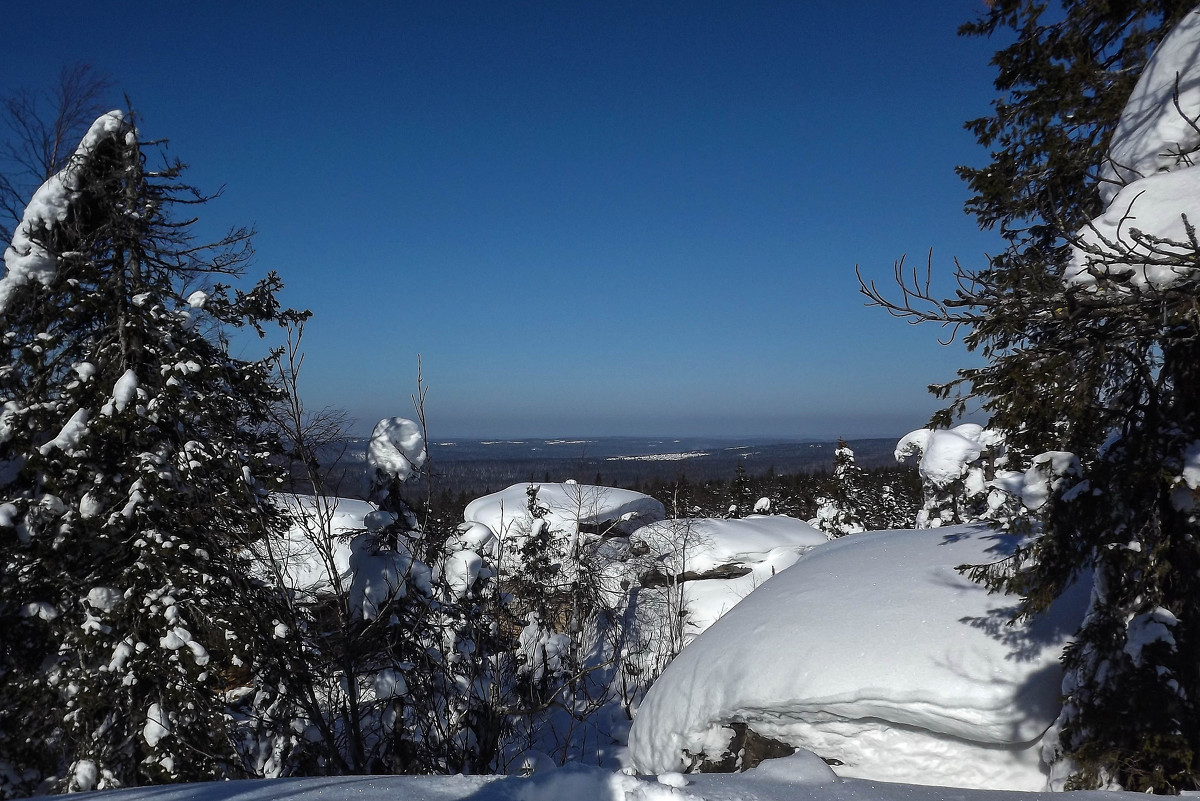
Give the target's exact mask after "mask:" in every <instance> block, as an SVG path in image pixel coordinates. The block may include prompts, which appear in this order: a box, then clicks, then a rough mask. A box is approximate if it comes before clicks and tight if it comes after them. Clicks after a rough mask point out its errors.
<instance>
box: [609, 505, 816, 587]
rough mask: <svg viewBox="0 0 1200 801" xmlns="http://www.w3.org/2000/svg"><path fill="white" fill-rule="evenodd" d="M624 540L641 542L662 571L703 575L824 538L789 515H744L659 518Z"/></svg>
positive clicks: (809, 546)
mask: <svg viewBox="0 0 1200 801" xmlns="http://www.w3.org/2000/svg"><path fill="white" fill-rule="evenodd" d="M630 542H632V543H635V544H637V543H641V544H642V545H643V547H645V548H646V549H647V551H648V554H647V555H648V556H649V558H650V559H652V560H653V561H656V562H659V563H661V564H662V566H663V569H664V572H669V573H683V572H689V573H705V572H707V571H709V570H712V569H713V568H716V567H721V566H723V565H730V564H746V563H754V562H761V561H763V559H765V558H766V556H767V554H768V553H770V552H771V551H772V550H774V549H775V548H780V547H790V548H801V549H803V548H811V547H812V546H814V545H824V544H825V543H827V542H829V537H827V536H826V535H825V533H824V532H822V531H820V530H818V529H816V528H814V527H813V526H810V525H809V524H808V523H806V522H804V521H803V520H797V519H796V518H794V517H788V516H786V515H750V516H749V517H744V518H741V519H731V520H720V519H716V518H708V517H698V518H685V519H680V520H662V521H659V522H657V523H652V524H650V525H648V526H644V527H643V528H640V529H638V530H637V531H635V532H634V533H633V534H632V535H631V536H630Z"/></svg>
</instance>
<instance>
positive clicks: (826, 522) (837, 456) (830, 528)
mask: <svg viewBox="0 0 1200 801" xmlns="http://www.w3.org/2000/svg"><path fill="white" fill-rule="evenodd" d="M867 505H869V498H868V493H867V487H866V482H865V481H864V479H863V471H862V468H861V467H859V466H858V465H857V464H855V462H854V451H852V450H850V446H849V445H848V444H847V443H846V440H844V439H841V438H839V439H838V442H837V450H836V451H834V463H833V476H832V478H831V479H830V483H829V488H828V492H827V493H826V494H825V495H823V496H821V497H819V498H817V516H816V518H814V520H813V521H812V523H813V525H815V526H816V527H817V528H819V529H821V530H822V531H824V532H825V533H826V534H827V535H828V536H829V537H830V539H833V538H835V537H844V536H846V535H847V534H857V533H858V532H860V531H863V530H864V526H863V518H864V516H865V514H866V511H865V510H864V508H863V507H864V506H867Z"/></svg>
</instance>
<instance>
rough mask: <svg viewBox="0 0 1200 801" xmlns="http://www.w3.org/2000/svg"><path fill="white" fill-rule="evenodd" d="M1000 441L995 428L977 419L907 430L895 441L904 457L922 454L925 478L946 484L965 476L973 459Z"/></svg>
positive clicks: (920, 466)
mask: <svg viewBox="0 0 1200 801" xmlns="http://www.w3.org/2000/svg"><path fill="white" fill-rule="evenodd" d="M999 441H1000V439H999V436H998V435H997V434H996V433H995V432H993V431H990V430H988V429H986V428H984V427H983V426H981V425H977V424H975V423H963V424H962V425H958V426H955V427H954V428H947V429H942V428H921V429H918V430H916V431H912V432H910V433H908V434H906V435H905V436H904V437H903V438H902V439H901V440H900V442H898V443H897V444H896V453H895V456H896V460H897V461H902V460H904V459H905V458H907V457H909V456H915V455H917V454H920V456H921V459H920V461H919V462H918V463H917V469H918V470H919V471H920V473H921V478H922V480H924V481H928V482H930V483H932V484H934V485H935V486H938V487H945V486H947V485H949V484H951V483H953V482H955V481H957V480H959V479H960V478H964V477H965V476H966V475H967V471H968V469H969V465H970V463H971V462H973V461H975V460H976V459H978V458H979V457H980V456H981V455H982V454H983V451H984V449H986V448H989V447H991V446H993V445H996V444H998V443H999Z"/></svg>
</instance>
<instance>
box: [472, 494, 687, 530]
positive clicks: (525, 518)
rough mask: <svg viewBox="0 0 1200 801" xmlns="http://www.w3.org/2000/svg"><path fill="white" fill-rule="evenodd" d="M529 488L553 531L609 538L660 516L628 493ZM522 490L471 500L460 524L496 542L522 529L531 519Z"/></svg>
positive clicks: (647, 501) (658, 509)
mask: <svg viewBox="0 0 1200 801" xmlns="http://www.w3.org/2000/svg"><path fill="white" fill-rule="evenodd" d="M535 486H537V487H538V496H537V497H538V503H539V504H540V505H541V506H543V507H545V508H546V509H547V513H546V517H545V519H546V521H547V523H548V524H549V525H550V527H551V528H554V529H562V530H576V529H578V528H579V527H580V526H584V527H594V526H602V527H603V526H606V525H614V533H617V532H620V533H626V534H627V533H629V532H630V531H633V530H634V529H635V528H637V527H638V526H641V525H644V524H646V523H653V522H655V521H657V520H662V519H663V517H664V516H666V509H664V508H663V505H662V504H661V503H659V502H658V501H656V500H654V499H653V498H651V497H650V496H649V495H643V494H642V493H640V492H634V491H633V490H627V489H618V488H616V487H598V486H593V485H590V484H571V483H566V484H537V485H535ZM528 488H529V485H528V484H513V485H512V486H511V487H509V488H508V489H504V490H500V492H493V493H492V494H491V495H484V496H483V497H482V498H476V499H475V500H473V501H471V502H470V503H469V504H467V508H466V509H465V510H464V511H463V519H464V520H466V522H468V523H483V524H484V525H485V526H487V527H488V528H490V529H491V530H492V531H493V532H495V533H496V535H497V536H499V537H505V536H507V535H508V534H509V533H510V532H516V531H520V530H521V529H522V528H523V527H525V528H527V527H528V524H529V521H530V519H531V518H530V515H529V510H528V500H529V499H528V495H527V490H528ZM514 526H515V527H514Z"/></svg>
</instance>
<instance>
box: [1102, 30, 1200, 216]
mask: <svg viewBox="0 0 1200 801" xmlns="http://www.w3.org/2000/svg"><path fill="white" fill-rule="evenodd" d="M1177 89H1178V92H1179V101H1178V102H1179V108H1182V109H1185V110H1188V113H1189V114H1192V113H1193V112H1192V111H1191V110H1192V109H1197V108H1200V9H1198V10H1195V11H1192V12H1190V13H1188V14H1187V15H1186V16H1184V18H1183V19H1182V20H1180V21H1179V23H1178V24H1177V25H1176V26H1175V27H1174V28H1173V29H1172V30H1171V32H1170V33H1169V34H1168V35H1167V36H1166V38H1165V39H1163V41H1162V42H1161V43H1160V44H1159V45H1158V47H1157V48H1156V49H1155V51H1154V55H1153V57H1152V58H1151V59H1150V63H1149V64H1147V65H1146V69H1145V70H1144V71H1143V72H1142V75H1141V77H1140V78H1139V79H1138V82H1137V85H1136V86H1135V87H1134V90H1133V94H1131V95H1130V96H1129V100H1128V102H1127V103H1126V104H1125V110H1124V111H1123V112H1122V113H1121V119H1120V121H1119V122H1118V123H1117V127H1116V129H1115V130H1114V131H1113V137H1112V144H1111V145H1110V146H1109V152H1108V159H1107V161H1106V162H1105V164H1104V167H1103V170H1102V171H1101V175H1100V179H1101V184H1100V197H1101V199H1102V200H1103V201H1104V203H1105V205H1109V204H1112V202H1113V200H1114V198H1115V197H1116V196H1117V193H1118V191H1120V189H1121V187H1122V186H1124V185H1125V184H1130V183H1133V182H1134V181H1136V180H1138V179H1139V178H1147V177H1149V176H1151V175H1154V174H1155V173H1159V172H1169V171H1172V170H1174V169H1176V168H1177V167H1180V166H1183V165H1189V164H1192V163H1194V162H1195V155H1196V151H1197V150H1200V131H1198V130H1197V129H1196V127H1195V125H1194V124H1192V123H1190V122H1189V121H1188V120H1187V119H1185V118H1184V116H1183V115H1181V114H1180V113H1179V109H1177V108H1176V107H1175V98H1174V96H1175V92H1176V90H1177ZM1118 205H1119V204H1118Z"/></svg>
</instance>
